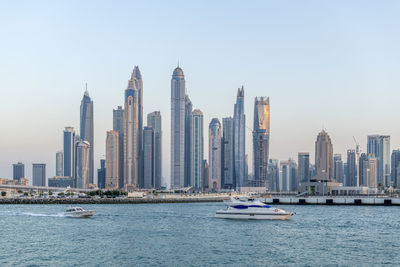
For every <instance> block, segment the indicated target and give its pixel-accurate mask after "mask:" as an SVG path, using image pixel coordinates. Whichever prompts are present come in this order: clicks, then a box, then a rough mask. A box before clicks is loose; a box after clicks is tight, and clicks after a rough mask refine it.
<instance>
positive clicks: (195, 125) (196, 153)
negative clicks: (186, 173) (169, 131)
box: [190, 109, 204, 191]
mask: <svg viewBox="0 0 400 267" xmlns="http://www.w3.org/2000/svg"><path fill="white" fill-rule="evenodd" d="M190 125H191V130H190V133H191V138H190V139H191V144H190V146H191V147H190V160H191V163H190V165H191V166H190V172H191V174H190V184H191V185H192V186H193V187H194V188H195V189H196V190H200V191H201V190H204V188H203V161H204V137H203V112H201V111H200V110H199V109H195V110H193V112H192V116H191V123H190Z"/></svg>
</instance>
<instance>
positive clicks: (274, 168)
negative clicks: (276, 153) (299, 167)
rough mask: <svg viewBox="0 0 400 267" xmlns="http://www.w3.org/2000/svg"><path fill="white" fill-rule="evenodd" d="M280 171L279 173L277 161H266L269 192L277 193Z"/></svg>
mask: <svg viewBox="0 0 400 267" xmlns="http://www.w3.org/2000/svg"><path fill="white" fill-rule="evenodd" d="M279 174H280V171H279V160H277V159H269V160H268V176H269V179H268V180H269V181H268V189H269V191H273V192H278V191H279V190H280V188H279V179H280V175H279Z"/></svg>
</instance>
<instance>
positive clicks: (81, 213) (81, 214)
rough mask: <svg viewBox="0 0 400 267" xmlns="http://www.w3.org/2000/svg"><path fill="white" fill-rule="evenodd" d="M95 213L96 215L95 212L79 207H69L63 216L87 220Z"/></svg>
mask: <svg viewBox="0 0 400 267" xmlns="http://www.w3.org/2000/svg"><path fill="white" fill-rule="evenodd" d="M95 213H96V211H95V210H84V209H83V208H81V207H69V208H67V210H66V211H65V213H64V215H65V216H66V217H74V218H88V217H92V216H93V215H94V214H95Z"/></svg>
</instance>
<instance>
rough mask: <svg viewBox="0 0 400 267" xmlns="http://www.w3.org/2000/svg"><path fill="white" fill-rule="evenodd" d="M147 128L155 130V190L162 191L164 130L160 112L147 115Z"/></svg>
mask: <svg viewBox="0 0 400 267" xmlns="http://www.w3.org/2000/svg"><path fill="white" fill-rule="evenodd" d="M147 126H150V127H152V128H153V129H154V139H155V143H154V151H155V152H154V153H155V163H154V168H155V188H156V189H160V188H161V185H162V128H161V113H160V111H154V112H152V113H149V114H148V115H147Z"/></svg>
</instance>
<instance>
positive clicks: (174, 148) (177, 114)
mask: <svg viewBox="0 0 400 267" xmlns="http://www.w3.org/2000/svg"><path fill="white" fill-rule="evenodd" d="M185 96H186V87H185V76H184V75H183V71H182V69H181V68H180V67H179V66H178V67H177V68H175V70H174V72H173V74H172V79H171V187H172V188H179V187H182V186H184V183H185Z"/></svg>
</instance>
